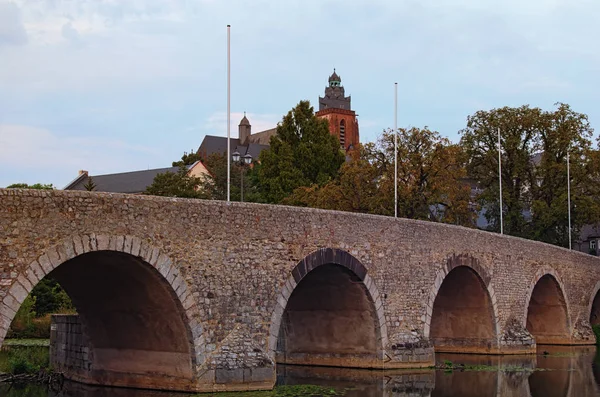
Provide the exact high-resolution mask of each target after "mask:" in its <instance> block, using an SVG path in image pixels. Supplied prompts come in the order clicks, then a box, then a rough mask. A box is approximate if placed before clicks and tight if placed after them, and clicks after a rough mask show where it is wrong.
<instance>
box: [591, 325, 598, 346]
mask: <svg viewBox="0 0 600 397" xmlns="http://www.w3.org/2000/svg"><path fill="white" fill-rule="evenodd" d="M592 330H593V331H594V335H596V345H598V346H600V324H594V325H592Z"/></svg>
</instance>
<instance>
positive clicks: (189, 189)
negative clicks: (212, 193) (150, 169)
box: [146, 165, 206, 198]
mask: <svg viewBox="0 0 600 397" xmlns="http://www.w3.org/2000/svg"><path fill="white" fill-rule="evenodd" d="M201 183H202V178H198V177H195V176H191V175H189V174H188V169H187V167H186V166H184V165H182V166H180V167H179V170H178V171H177V172H164V173H161V174H158V175H156V176H155V177H154V180H153V181H152V184H151V185H150V186H148V187H147V188H146V194H150V195H153V196H167V197H183V198H205V196H206V195H205V194H204V192H203V191H202V190H201V189H199V187H200V185H201Z"/></svg>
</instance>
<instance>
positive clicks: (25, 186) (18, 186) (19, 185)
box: [6, 183, 54, 190]
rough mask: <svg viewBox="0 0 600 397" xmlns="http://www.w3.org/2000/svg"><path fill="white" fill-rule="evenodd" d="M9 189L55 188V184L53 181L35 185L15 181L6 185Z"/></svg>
mask: <svg viewBox="0 0 600 397" xmlns="http://www.w3.org/2000/svg"><path fill="white" fill-rule="evenodd" d="M6 188H7V189H48V190H52V189H54V186H53V185H52V184H51V183H46V184H42V183H34V184H33V185H28V184H26V183H13V184H12V185H9V186H7V187H6Z"/></svg>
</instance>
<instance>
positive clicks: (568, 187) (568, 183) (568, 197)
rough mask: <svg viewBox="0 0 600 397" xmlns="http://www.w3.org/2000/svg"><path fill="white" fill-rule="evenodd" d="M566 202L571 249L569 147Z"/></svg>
mask: <svg viewBox="0 0 600 397" xmlns="http://www.w3.org/2000/svg"><path fill="white" fill-rule="evenodd" d="M567 203H568V204H567V205H568V206H569V249H571V170H570V166H569V149H567Z"/></svg>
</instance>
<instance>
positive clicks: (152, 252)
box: [0, 234, 204, 390]
mask: <svg viewBox="0 0 600 397" xmlns="http://www.w3.org/2000/svg"><path fill="white" fill-rule="evenodd" d="M97 255H112V256H111V257H110V258H111V259H115V258H117V256H120V258H121V259H123V258H131V260H132V261H133V260H136V263H139V264H140V265H141V266H143V267H144V268H147V274H149V275H150V276H149V277H153V278H152V279H153V280H154V279H156V280H160V282H161V283H163V285H164V291H166V292H165V293H167V294H168V295H167V296H170V297H171V298H173V299H172V303H173V304H175V305H176V307H177V313H176V314H174V315H175V316H177V315H181V321H182V323H183V328H184V332H185V336H184V338H185V343H186V345H187V346H188V347H187V348H186V349H189V353H190V355H189V359H190V363H191V367H190V368H189V370H190V371H191V373H190V374H189V376H190V379H191V378H192V377H194V376H196V373H197V368H199V367H200V366H201V365H202V364H203V363H204V343H203V340H204V339H203V326H202V324H201V322H200V315H199V311H198V308H197V306H196V303H195V302H194V299H193V297H192V291H191V289H190V288H189V286H188V284H187V282H186V281H185V278H184V276H183V275H181V274H180V272H179V269H178V268H177V266H175V264H174V263H173V261H172V259H171V258H170V257H169V256H167V255H166V254H165V253H164V252H163V251H162V250H161V249H160V248H158V247H156V246H154V245H152V244H151V243H150V242H148V241H145V240H143V239H141V238H139V237H135V236H131V235H118V236H114V235H96V234H86V235H81V236H72V237H69V238H66V239H64V240H62V241H61V242H59V243H58V244H56V245H54V246H51V247H50V248H48V249H46V250H45V251H44V252H43V253H42V254H41V255H40V256H39V257H38V258H37V259H36V260H34V261H33V262H31V263H30V264H29V265H28V266H27V268H26V269H25V271H23V272H22V273H21V274H19V275H18V277H17V279H16V280H14V281H13V283H12V285H11V287H10V289H9V290H8V293H7V295H6V296H5V298H4V300H3V304H2V305H1V307H0V318H1V319H2V320H3V323H4V324H2V327H1V328H0V342H1V341H3V340H4V337H5V336H6V332H7V330H8V327H9V326H10V323H11V322H12V319H13V318H14V316H15V314H16V312H17V310H18V309H19V307H20V305H21V303H23V301H24V300H25V298H26V297H27V296H28V294H29V293H30V292H31V290H32V289H33V288H34V286H35V285H36V284H37V283H38V282H39V281H40V280H42V279H43V278H44V277H45V276H46V275H48V274H50V273H51V272H53V271H55V270H57V271H59V267H61V266H63V267H64V268H66V266H81V264H79V262H77V261H80V260H81V258H86V259H87V260H89V258H94V259H93V260H95V261H100V260H103V259H104V257H101V258H99V257H98V256H97ZM117 259H118V258H117ZM74 263H77V265H73V264H74ZM132 263H133V262H132ZM86 264H87V263H86ZM144 264H145V265H149V266H144ZM83 265H85V264H83ZM86 271H89V270H88V269H86ZM53 274H56V272H54V273H53ZM161 288H162V287H161ZM67 292H68V291H67ZM143 320H144V319H143V318H142V319H136V320H135V321H143ZM82 327H83V328H85V325H83V324H82ZM113 361H114V360H113ZM186 376H187V375H186ZM80 380H82V381H84V382H85V381H86V380H89V379H80ZM120 382H121V381H120V380H117V381H115V382H113V385H116V386H123V385H125V386H133V387H142V388H144V387H151V388H167V389H168V388H176V389H177V388H179V389H180V390H182V389H181V385H170V384H154V383H152V382H151V381H150V383H151V384H149V385H147V386H144V384H141V385H140V384H137V383H135V380H134V381H133V382H134V383H133V384H130V383H127V384H121V383H120ZM125 382H128V381H125ZM143 382H148V381H147V380H146V381H142V383H143ZM92 383H94V382H93V381H92ZM108 383H110V381H109V382H108ZM103 384H106V379H103ZM172 386H173V387H172ZM188 386H189V385H186V388H188Z"/></svg>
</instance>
